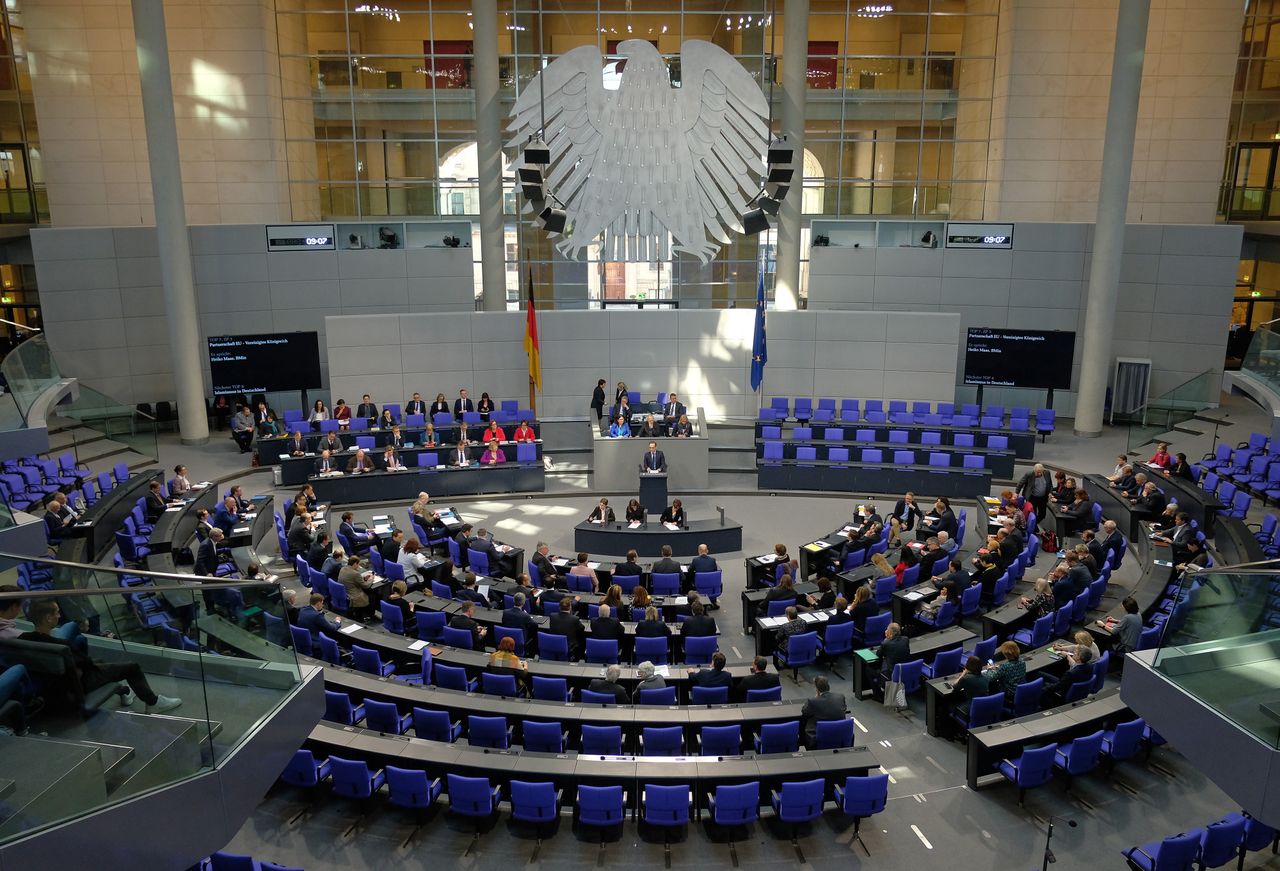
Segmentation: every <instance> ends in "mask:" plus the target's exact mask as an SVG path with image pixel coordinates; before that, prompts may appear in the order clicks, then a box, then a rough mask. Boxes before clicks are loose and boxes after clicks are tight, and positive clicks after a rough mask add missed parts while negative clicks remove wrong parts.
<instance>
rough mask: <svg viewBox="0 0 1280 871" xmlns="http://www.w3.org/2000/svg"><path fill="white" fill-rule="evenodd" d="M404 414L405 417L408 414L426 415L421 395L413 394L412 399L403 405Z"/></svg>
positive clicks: (425, 407)
mask: <svg viewBox="0 0 1280 871" xmlns="http://www.w3.org/2000/svg"><path fill="white" fill-rule="evenodd" d="M404 413H405V414H406V415H410V414H423V415H425V414H426V413H427V404H426V403H425V402H423V401H422V394H421V393H417V392H415V393H414V394H413V398H412V399H410V400H409V401H408V402H406V403H405V404H404Z"/></svg>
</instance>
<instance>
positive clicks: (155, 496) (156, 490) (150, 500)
mask: <svg viewBox="0 0 1280 871" xmlns="http://www.w3.org/2000/svg"><path fill="white" fill-rule="evenodd" d="M168 507H169V503H167V502H165V501H164V496H162V495H160V482H159V481H152V482H151V484H150V485H149V486H148V488H147V501H146V507H145V508H144V509H143V511H144V513H145V514H146V517H147V523H155V522H156V521H157V520H159V519H160V516H161V515H162V514H164V512H165V510H166V509H167V508H168Z"/></svg>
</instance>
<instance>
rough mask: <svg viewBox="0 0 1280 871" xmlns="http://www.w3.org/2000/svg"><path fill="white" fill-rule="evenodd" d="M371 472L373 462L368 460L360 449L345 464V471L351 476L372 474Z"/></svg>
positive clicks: (367, 456) (362, 449) (366, 455)
mask: <svg viewBox="0 0 1280 871" xmlns="http://www.w3.org/2000/svg"><path fill="white" fill-rule="evenodd" d="M373 470H374V465H373V460H371V459H369V455H368V454H366V453H365V452H364V448H360V449H359V450H358V451H356V455H355V456H354V457H352V458H351V460H350V462H348V463H347V471H348V472H350V473H351V474H353V475H359V474H360V473H362V472H372V471H373Z"/></svg>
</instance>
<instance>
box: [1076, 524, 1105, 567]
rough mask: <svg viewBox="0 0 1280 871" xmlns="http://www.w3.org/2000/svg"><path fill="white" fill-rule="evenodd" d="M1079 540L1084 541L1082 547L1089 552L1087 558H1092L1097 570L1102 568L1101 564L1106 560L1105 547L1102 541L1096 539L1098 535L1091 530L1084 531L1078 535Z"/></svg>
mask: <svg viewBox="0 0 1280 871" xmlns="http://www.w3.org/2000/svg"><path fill="white" fill-rule="evenodd" d="M1080 538H1081V539H1082V540H1083V541H1084V546H1085V548H1086V549H1088V551H1089V556H1091V557H1093V561H1094V563H1096V564H1097V566H1098V568H1099V569H1101V568H1102V564H1103V563H1104V562H1106V560H1107V553H1108V551H1107V546H1106V545H1104V544H1103V543H1102V539H1100V538H1098V534H1097V533H1096V532H1094V531H1093V530H1092V529H1086V530H1084V531H1083V532H1081V533H1080Z"/></svg>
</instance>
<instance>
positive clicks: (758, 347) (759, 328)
mask: <svg viewBox="0 0 1280 871" xmlns="http://www.w3.org/2000/svg"><path fill="white" fill-rule="evenodd" d="M767 362H769V348H768V345H767V344H766V343H765V336H764V268H763V267H761V269H760V283H759V285H758V286H757V287H756V331H755V338H754V339H753V340H752V342H751V390H752V392H755V391H757V390H759V389H760V385H761V384H762V383H763V382H764V364H765V363H767Z"/></svg>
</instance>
